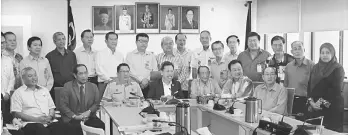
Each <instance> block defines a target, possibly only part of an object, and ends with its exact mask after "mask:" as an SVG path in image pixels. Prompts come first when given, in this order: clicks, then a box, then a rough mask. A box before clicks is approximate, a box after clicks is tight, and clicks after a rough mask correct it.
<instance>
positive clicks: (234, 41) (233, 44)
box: [224, 35, 240, 63]
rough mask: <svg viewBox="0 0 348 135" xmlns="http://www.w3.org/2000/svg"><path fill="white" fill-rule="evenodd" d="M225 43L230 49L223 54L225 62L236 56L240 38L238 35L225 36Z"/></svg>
mask: <svg viewBox="0 0 348 135" xmlns="http://www.w3.org/2000/svg"><path fill="white" fill-rule="evenodd" d="M226 43H227V46H228V48H229V49H230V51H229V52H227V53H226V54H225V56H224V59H225V61H226V62H227V63H229V62H231V61H232V60H235V59H237V58H238V55H239V51H238V47H239V44H240V40H239V38H238V36H236V35H231V36H228V37H227V39H226Z"/></svg>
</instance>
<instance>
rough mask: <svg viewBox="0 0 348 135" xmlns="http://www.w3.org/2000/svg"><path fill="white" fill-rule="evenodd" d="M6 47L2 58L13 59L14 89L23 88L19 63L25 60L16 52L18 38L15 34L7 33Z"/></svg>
mask: <svg viewBox="0 0 348 135" xmlns="http://www.w3.org/2000/svg"><path fill="white" fill-rule="evenodd" d="M5 41H6V46H5V49H4V50H1V51H2V52H1V54H2V56H6V57H9V58H11V59H12V63H13V73H14V76H15V84H14V89H17V88H19V87H20V86H22V80H21V76H20V73H19V72H20V70H19V63H20V62H21V61H22V60H23V56H22V55H20V54H19V53H16V52H15V49H16V48H17V37H16V35H15V34H14V33H13V32H6V33H5Z"/></svg>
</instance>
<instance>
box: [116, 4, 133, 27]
mask: <svg viewBox="0 0 348 135" xmlns="http://www.w3.org/2000/svg"><path fill="white" fill-rule="evenodd" d="M115 11H116V16H115V20H116V23H115V32H116V33H119V34H126V33H135V5H115Z"/></svg>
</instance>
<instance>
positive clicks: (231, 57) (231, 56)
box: [224, 51, 240, 63]
mask: <svg viewBox="0 0 348 135" xmlns="http://www.w3.org/2000/svg"><path fill="white" fill-rule="evenodd" d="M239 53H240V52H239V51H236V53H234V54H232V53H231V52H228V53H226V54H225V55H224V59H225V60H224V61H226V63H230V62H231V61H232V60H236V59H237V58H238V55H239Z"/></svg>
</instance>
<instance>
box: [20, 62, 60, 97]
mask: <svg viewBox="0 0 348 135" xmlns="http://www.w3.org/2000/svg"><path fill="white" fill-rule="evenodd" d="M26 67H32V68H33V69H34V70H35V71H36V74H37V76H38V79H39V80H38V84H39V85H41V86H43V87H45V88H47V89H48V90H51V89H52V87H53V81H54V80H53V74H52V71H51V66H50V63H49V62H48V60H47V59H46V58H44V57H38V58H35V57H33V56H31V55H29V56H27V57H25V58H24V59H23V60H22V61H21V63H20V64H19V69H20V71H22V70H23V69H24V68H26Z"/></svg>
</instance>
